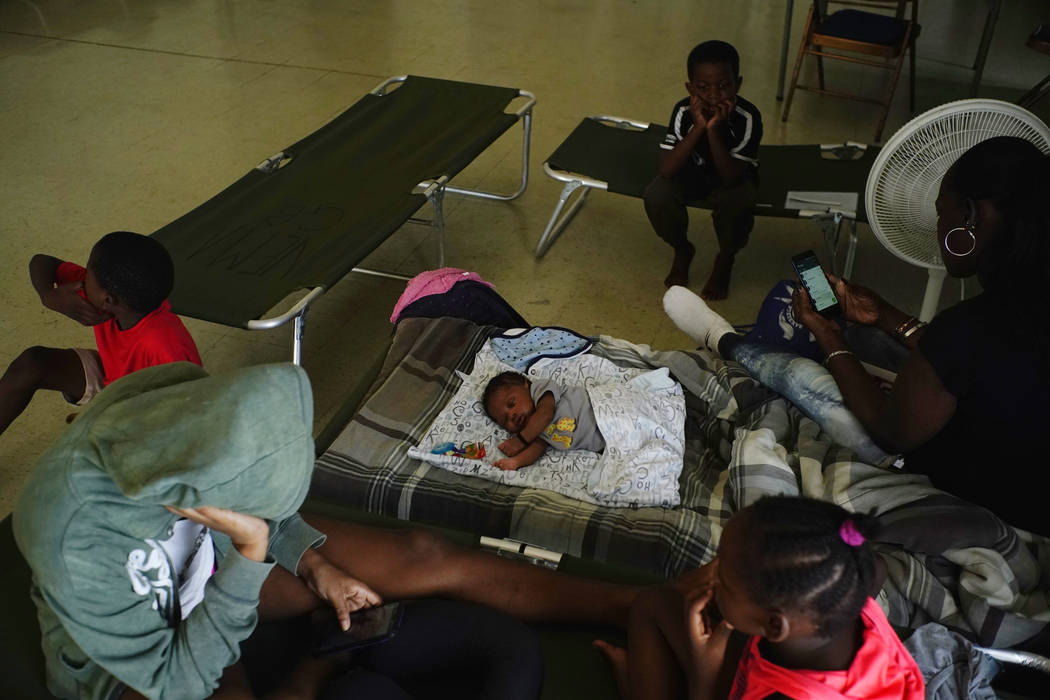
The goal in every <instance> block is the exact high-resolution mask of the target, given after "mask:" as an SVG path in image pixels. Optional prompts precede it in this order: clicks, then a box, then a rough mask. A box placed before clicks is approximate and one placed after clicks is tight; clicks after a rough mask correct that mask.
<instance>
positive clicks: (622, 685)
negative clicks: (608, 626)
mask: <svg viewBox="0 0 1050 700" xmlns="http://www.w3.org/2000/svg"><path fill="white" fill-rule="evenodd" d="M591 646H593V647H594V648H595V649H597V650H598V651H600V652H601V653H602V654H604V655H605V658H607V659H608V660H609V664H610V665H611V666H612V670H613V678H615V679H616V687H617V688H619V690H620V697H621V698H626V697H628V695H627V694H628V692H630V690H629V689H630V683H629V682H628V680H627V650H626V649H624V648H623V647H618V646H614V645H612V644H609V642H606V641H605V640H603V639H595V640H594V641H593V642H591Z"/></svg>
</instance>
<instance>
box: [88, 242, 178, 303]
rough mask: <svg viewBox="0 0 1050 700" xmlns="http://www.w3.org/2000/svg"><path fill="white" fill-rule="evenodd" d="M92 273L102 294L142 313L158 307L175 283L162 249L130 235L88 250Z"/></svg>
mask: <svg viewBox="0 0 1050 700" xmlns="http://www.w3.org/2000/svg"><path fill="white" fill-rule="evenodd" d="M91 269H92V272H94V274H95V279H97V280H98V283H99V285H100V286H101V287H102V288H103V289H104V290H106V291H107V292H109V293H110V294H112V295H114V296H115V297H117V298H118V299H120V300H121V301H123V302H124V303H125V304H127V305H128V306H129V307H130V308H132V309H134V310H135V311H139V312H142V313H149V312H150V311H153V310H154V309H156V308H157V307H158V306H160V305H161V303H162V302H163V301H164V300H165V299H167V298H168V295H169V294H171V288H172V285H173V284H174V283H175V267H174V265H173V264H172V262H171V256H170V255H169V254H168V251H167V250H166V249H165V248H164V246H163V245H161V244H160V243H159V242H158V241H157V240H156V239H155V238H150V237H149V236H143V235H142V234H141V233H132V232H131V231H114V232H113V233H109V234H106V235H105V236H103V237H102V238H101V239H100V240H99V242H98V243H96V244H95V247H94V248H92V250H91Z"/></svg>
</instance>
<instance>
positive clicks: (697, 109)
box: [689, 92, 711, 129]
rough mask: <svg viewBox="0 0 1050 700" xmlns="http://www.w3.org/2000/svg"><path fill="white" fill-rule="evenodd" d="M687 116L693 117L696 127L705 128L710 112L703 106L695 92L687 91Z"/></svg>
mask: <svg viewBox="0 0 1050 700" xmlns="http://www.w3.org/2000/svg"><path fill="white" fill-rule="evenodd" d="M689 116H691V117H692V118H693V124H695V125H696V128H699V129H706V128H707V127H708V126H709V124H708V121H707V120H708V118H709V117H710V116H711V112H710V111H708V110H707V108H705V107H704V102H703V100H701V99H700V98H699V97H698V96H697V95H696V94H695V93H693V92H690V93H689Z"/></svg>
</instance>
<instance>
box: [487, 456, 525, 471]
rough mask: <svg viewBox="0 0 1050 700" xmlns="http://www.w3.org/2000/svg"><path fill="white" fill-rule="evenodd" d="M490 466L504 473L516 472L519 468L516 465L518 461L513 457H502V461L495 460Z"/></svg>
mask: <svg viewBox="0 0 1050 700" xmlns="http://www.w3.org/2000/svg"><path fill="white" fill-rule="evenodd" d="M492 466H494V467H497V468H499V469H502V470H503V471H505V472H516V471H518V469H519V468H520V467H521V465H520V464H518V460H516V459H514V458H513V457H504V458H503V459H497V460H496V461H495V462H493V463H492Z"/></svg>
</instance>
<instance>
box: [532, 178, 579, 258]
mask: <svg viewBox="0 0 1050 700" xmlns="http://www.w3.org/2000/svg"><path fill="white" fill-rule="evenodd" d="M580 188H582V189H583V191H582V192H581V193H580V196H579V197H577V198H576V201H575V202H573V203H572V204H571V205H570V206H569V209H568V211H566V212H565V214H564V215H563V216H561V217H560V218H559V215H560V214H561V212H562V209H564V208H565V203H566V202H568V201H569V198H570V197H571V196H572V193H573V192H575V191H576V190H578V189H580ZM591 189H592V188H591V187H590V186H589V185H585V184H583V183H582V182H580V181H579V180H571V181H569V182H566V183H565V187H563V188H562V189H561V196H560V197H559V198H558V204H557V206H555V207H554V212H553V213H552V214H551V218H550V221H548V222H547V228H546V229H544V231H543V235H542V236H540V242H539V243H537V244H536V257H537V258H541V257H543V255H544V254H545V253H546V252H547V250H548V249H549V248H550V247H551V246H552V245H554V242H555V241H556V240H558V236H560V235H561V232H562V231H564V230H565V227H566V226H568V225H569V222H570V221H572V217H574V216H576V212H577V211H579V210H580V207H582V206H583V203H584V201H585V200H586V199H587V195H588V194H589V193H590V191H591Z"/></svg>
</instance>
